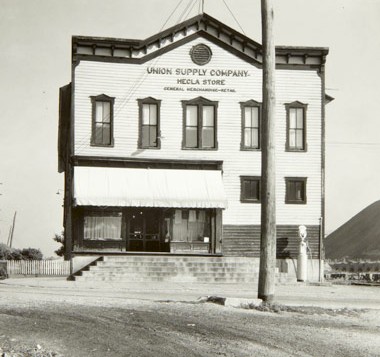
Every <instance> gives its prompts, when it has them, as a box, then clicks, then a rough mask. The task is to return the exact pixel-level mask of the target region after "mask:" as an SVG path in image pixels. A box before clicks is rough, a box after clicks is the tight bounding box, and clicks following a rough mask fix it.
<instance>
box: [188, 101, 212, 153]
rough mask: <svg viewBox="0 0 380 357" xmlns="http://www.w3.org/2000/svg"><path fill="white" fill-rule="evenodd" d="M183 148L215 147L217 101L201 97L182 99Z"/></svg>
mask: <svg viewBox="0 0 380 357" xmlns="http://www.w3.org/2000/svg"><path fill="white" fill-rule="evenodd" d="M182 105H183V121H184V125H183V143H182V148H183V149H206V150H207V149H216V148H217V146H218V144H217V141H216V137H217V136H216V128H217V126H216V124H217V107H218V102H213V101H210V100H208V99H205V98H203V97H198V98H195V99H193V100H188V101H185V100H183V101H182Z"/></svg>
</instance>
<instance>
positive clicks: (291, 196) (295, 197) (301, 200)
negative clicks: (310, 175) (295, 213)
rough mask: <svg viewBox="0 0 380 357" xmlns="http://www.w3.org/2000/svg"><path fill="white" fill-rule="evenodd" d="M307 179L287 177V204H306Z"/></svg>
mask: <svg viewBox="0 0 380 357" xmlns="http://www.w3.org/2000/svg"><path fill="white" fill-rule="evenodd" d="M306 181H307V179H306V177H286V178H285V184H286V194H285V203H292V204H306Z"/></svg>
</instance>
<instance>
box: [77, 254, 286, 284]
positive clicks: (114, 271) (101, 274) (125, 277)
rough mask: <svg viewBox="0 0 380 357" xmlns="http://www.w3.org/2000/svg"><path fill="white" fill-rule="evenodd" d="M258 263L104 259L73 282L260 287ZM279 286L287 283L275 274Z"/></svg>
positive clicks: (250, 260) (178, 258) (171, 258)
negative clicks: (189, 283) (184, 283)
mask: <svg viewBox="0 0 380 357" xmlns="http://www.w3.org/2000/svg"><path fill="white" fill-rule="evenodd" d="M258 275H259V259H257V258H246V257H210V256H203V257H202V256H155V255H147V256H134V255H124V256H103V257H101V258H100V259H98V260H96V261H95V262H94V263H93V264H91V265H89V266H87V267H86V269H83V270H80V271H79V272H76V273H75V274H74V275H73V276H72V277H71V278H72V279H74V280H76V281H122V282H159V281H165V282H196V283H213V282H214V283H257V281H258ZM276 280H277V283H286V282H288V277H287V274H286V273H278V272H277V273H276Z"/></svg>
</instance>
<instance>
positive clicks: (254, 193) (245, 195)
mask: <svg viewBox="0 0 380 357" xmlns="http://www.w3.org/2000/svg"><path fill="white" fill-rule="evenodd" d="M241 201H243V202H244V201H246V202H249V201H251V202H260V179H259V178H242V179H241Z"/></svg>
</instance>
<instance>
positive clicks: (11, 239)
mask: <svg viewBox="0 0 380 357" xmlns="http://www.w3.org/2000/svg"><path fill="white" fill-rule="evenodd" d="M16 214H17V211H16V212H15V214H14V216H13V224H12V226H11V228H10V230H9V237H8V246H9V248H12V243H13V233H14V231H15V225H16Z"/></svg>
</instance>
